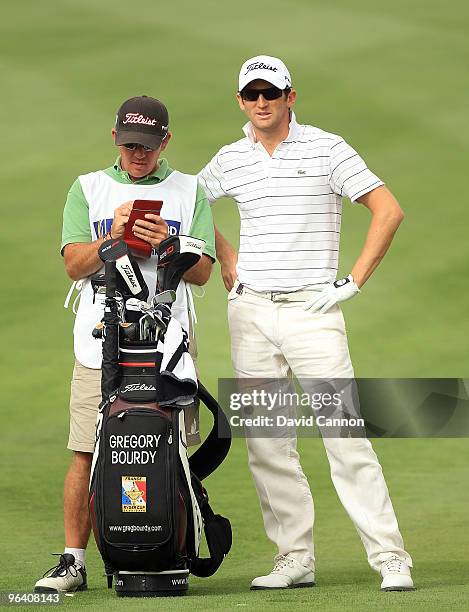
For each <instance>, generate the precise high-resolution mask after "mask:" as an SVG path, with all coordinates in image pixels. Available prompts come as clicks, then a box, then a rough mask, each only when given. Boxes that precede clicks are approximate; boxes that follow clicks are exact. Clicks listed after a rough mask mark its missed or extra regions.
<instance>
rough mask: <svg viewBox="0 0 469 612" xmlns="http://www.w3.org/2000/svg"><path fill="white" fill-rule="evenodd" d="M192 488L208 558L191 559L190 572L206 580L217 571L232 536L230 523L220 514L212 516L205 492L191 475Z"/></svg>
mask: <svg viewBox="0 0 469 612" xmlns="http://www.w3.org/2000/svg"><path fill="white" fill-rule="evenodd" d="M192 488H193V491H194V494H195V497H196V499H197V503H198V505H199V508H200V512H201V514H202V519H203V523H204V533H205V538H206V540H207V546H208V551H209V555H210V556H209V557H207V558H203V559H201V558H200V557H196V558H195V559H191V561H190V572H191V574H193V575H194V576H198V577H199V578H207V577H208V576H212V575H213V574H214V573H215V572H216V571H217V569H218V568H219V567H220V565H221V564H222V562H223V559H224V558H225V556H226V555H227V554H228V553H229V551H230V549H231V544H232V542H233V536H232V532H231V524H230V521H229V520H228V519H227V518H225V517H224V516H221V515H220V514H214V512H213V510H212V508H211V507H210V504H209V503H208V494H207V491H206V490H205V489H204V488H203V486H202V484H201V483H200V481H199V480H198V478H197V477H195V476H194V475H192Z"/></svg>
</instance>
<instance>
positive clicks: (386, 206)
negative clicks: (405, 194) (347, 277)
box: [351, 185, 404, 287]
mask: <svg viewBox="0 0 469 612" xmlns="http://www.w3.org/2000/svg"><path fill="white" fill-rule="evenodd" d="M357 202H360V203H361V204H363V205H364V206H366V208H368V210H369V211H370V212H371V223H370V227H369V229H368V234H367V236H366V240H365V244H364V246H363V249H362V252H361V253H360V256H359V257H358V259H357V261H356V262H355V265H354V266H353V268H352V272H351V274H352V276H353V280H354V281H355V283H356V284H357V285H358V287H362V286H363V285H364V284H365V283H366V281H367V280H368V279H369V278H370V276H371V275H372V274H373V272H374V270H375V269H376V268H377V266H378V265H379V263H380V261H381V260H382V259H383V257H384V255H385V254H386V251H387V250H388V249H389V246H390V245H391V242H392V240H393V238H394V234H395V233H396V231H397V228H398V227H399V225H400V224H401V222H402V220H403V219H404V213H403V211H402V208H401V207H400V206H399V203H398V201H397V200H396V198H395V197H394V196H393V194H392V193H391V192H390V191H389V189H388V188H387V187H386V186H385V185H381V186H380V187H377V188H376V189H373V190H372V191H370V192H368V193H366V194H365V195H362V196H360V197H359V198H358V199H357Z"/></svg>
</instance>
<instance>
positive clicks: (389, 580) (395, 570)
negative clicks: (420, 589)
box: [381, 556, 415, 591]
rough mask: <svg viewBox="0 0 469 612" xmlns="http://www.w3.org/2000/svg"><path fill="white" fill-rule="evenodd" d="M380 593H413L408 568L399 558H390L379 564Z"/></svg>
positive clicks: (412, 584) (413, 588)
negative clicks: (380, 577)
mask: <svg viewBox="0 0 469 612" xmlns="http://www.w3.org/2000/svg"><path fill="white" fill-rule="evenodd" d="M381 576H382V577H383V581H382V582H381V590H382V591H414V590H415V587H414V583H413V581H412V576H411V575H410V567H409V566H408V565H407V563H406V562H405V561H402V559H399V557H396V556H394V557H390V558H389V559H386V561H384V562H383V563H381Z"/></svg>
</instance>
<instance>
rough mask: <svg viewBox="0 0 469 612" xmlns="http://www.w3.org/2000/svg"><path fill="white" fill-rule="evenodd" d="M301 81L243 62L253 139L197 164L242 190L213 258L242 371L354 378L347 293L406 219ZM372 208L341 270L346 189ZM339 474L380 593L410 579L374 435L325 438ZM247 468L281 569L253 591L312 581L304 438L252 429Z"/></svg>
mask: <svg viewBox="0 0 469 612" xmlns="http://www.w3.org/2000/svg"><path fill="white" fill-rule="evenodd" d="M296 95H297V94H296V91H295V89H293V88H292V81H291V76H290V73H289V71H288V69H287V67H286V66H285V64H284V63H283V62H282V61H281V60H280V59H278V58H276V57H271V56H265V55H261V56H257V57H253V58H251V59H249V60H247V61H246V62H245V63H244V64H243V65H242V67H241V70H240V73H239V82H238V93H237V94H236V97H237V101H238V104H239V107H240V109H241V110H242V111H243V112H244V113H245V115H246V116H247V118H248V123H246V125H245V126H244V128H243V131H244V137H243V138H241V139H240V140H238V141H236V142H234V143H232V144H228V145H226V146H224V147H222V148H221V149H220V150H219V151H218V153H217V154H216V155H215V156H214V157H213V159H212V160H211V161H210V162H209V163H208V164H207V165H206V167H205V168H204V169H203V170H202V171H201V172H200V174H199V178H200V181H201V184H202V185H203V186H204V188H205V190H206V193H207V196H208V198H209V201H210V202H214V201H215V200H217V199H218V198H220V197H223V196H228V197H231V198H233V199H234V200H235V201H236V203H237V205H238V209H239V214H240V219H241V227H240V247H239V253H236V251H235V250H234V249H233V248H232V247H231V245H230V244H229V243H228V242H227V240H226V239H225V238H224V237H223V235H222V234H221V233H220V232H219V231H218V230H217V229H216V230H215V233H216V250H217V258H218V259H219V261H220V264H221V269H222V276H223V280H224V283H225V286H226V289H227V290H228V291H229V294H228V322H229V327H230V333H231V355H232V361H233V367H234V370H235V374H236V376H237V377H238V378H241V379H249V378H253V379H282V378H285V377H289V376H292V375H294V376H295V377H297V378H298V379H318V380H333V379H353V375H354V374H353V367H352V363H351V360H350V355H349V350H348V345H347V336H346V331H345V325H344V319H343V316H342V312H341V309H340V306H339V304H340V303H341V302H343V301H345V300H348V299H351V298H353V297H355V296H357V295H358V294H359V293H360V289H361V287H363V285H364V283H365V282H366V281H367V279H368V278H369V277H370V276H371V274H372V273H373V271H374V270H375V268H376V267H377V265H378V264H379V262H380V261H381V259H382V258H383V256H384V254H385V253H386V251H387V250H388V248H389V246H390V244H391V241H392V239H393V236H394V233H395V232H396V230H397V228H398V226H399V224H400V223H401V221H402V219H403V213H402V210H401V208H400V206H399V204H398V202H397V201H396V199H395V197H394V196H393V194H392V193H391V191H390V190H389V189H388V188H387V187H386V186H385V185H384V184H383V182H382V181H381V180H380V179H379V178H378V177H377V176H376V175H375V174H373V172H371V171H370V170H369V169H368V168H367V166H366V164H365V162H364V161H363V159H362V158H361V157H360V156H359V155H358V153H357V152H356V151H355V150H354V149H353V148H352V147H351V146H350V145H349V144H347V143H346V142H345V141H344V139H343V138H341V137H340V136H338V135H336V134H331V133H329V132H326V131H324V130H321V129H320V128H317V127H313V126H311V125H303V124H300V123H298V122H297V120H296V117H295V113H294V112H293V106H294V104H295V100H296ZM343 197H347V198H349V199H350V200H351V201H352V202H354V203H355V202H356V203H359V204H360V208H361V207H362V206H363V207H364V208H366V209H367V210H368V211H369V212H370V213H371V223H370V226H369V230H368V233H367V235H366V238H365V241H364V245H363V249H362V251H361V253H360V254H359V256H358V258H357V259H356V261H355V264H354V265H353V267H352V269H351V271H350V274H348V275H347V277H346V278H343V279H339V280H336V276H337V270H338V259H339V242H340V231H341V214H342V198H343ZM323 441H324V445H325V448H326V453H327V457H328V460H329V463H330V468H331V476H332V480H333V483H334V486H335V488H336V490H337V493H338V495H339V498H340V500H341V502H342V504H343V505H344V507H345V509H346V511H347V512H348V514H349V516H350V518H351V519H352V521H353V523H354V525H355V527H356V529H357V531H358V533H359V535H360V537H361V539H362V542H363V545H364V547H365V550H366V554H367V558H368V562H369V564H370V566H371V567H372V568H373V569H374V570H376V571H377V572H380V573H381V576H382V581H381V589H382V590H411V589H413V582H412V578H411V574H410V568H411V566H412V559H411V557H410V555H409V554H408V552H407V551H406V550H405V548H404V542H403V540H402V536H401V534H400V532H399V528H398V524H397V520H396V516H395V514H394V510H393V506H392V503H391V500H390V497H389V493H388V489H387V486H386V482H385V480H384V476H383V473H382V469H381V466H380V464H379V461H378V459H377V457H376V454H375V453H374V451H373V449H372V446H371V443H370V442H369V441H368V440H367V439H365V438H340V437H327V436H324V435H323ZM247 446H248V456H249V467H250V469H251V472H252V475H253V478H254V482H255V486H256V489H257V493H258V496H259V501H260V506H261V511H262V515H263V519H264V526H265V530H266V533H267V536H268V537H269V538H270V539H271V540H272V541H273V542H274V544H275V545H276V548H277V553H278V554H277V556H276V558H275V563H274V567H273V569H272V571H271V572H270V573H268V574H266V575H264V576H259V577H256V578H254V580H253V581H252V584H251V588H252V589H286V588H294V587H308V586H313V585H314V584H315V554H314V546H313V531H312V530H313V521H314V509H313V500H312V496H311V491H310V488H309V485H308V481H307V479H306V477H305V475H304V473H303V470H302V468H301V465H300V461H299V455H298V452H297V450H296V437H295V436H294V435H292V436H290V437H289V436H284V437H269V436H268V434H267V433H266V435H265V436H264V437H248V438H247Z"/></svg>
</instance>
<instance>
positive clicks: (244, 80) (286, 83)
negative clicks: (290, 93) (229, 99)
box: [238, 55, 291, 91]
mask: <svg viewBox="0 0 469 612" xmlns="http://www.w3.org/2000/svg"><path fill="white" fill-rule="evenodd" d="M256 79H262V80H263V81H267V82H268V83H272V85H275V87H278V88H279V89H285V88H286V87H291V76H290V73H289V72H288V68H287V67H286V66H285V64H284V63H283V62H282V60H280V59H278V57H271V56H270V55H256V57H251V59H248V60H246V61H245V62H244V64H243V65H242V66H241V70H240V71H239V89H238V91H241V90H242V89H244V88H245V87H246V85H248V83H250V82H251V81H255V80H256Z"/></svg>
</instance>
